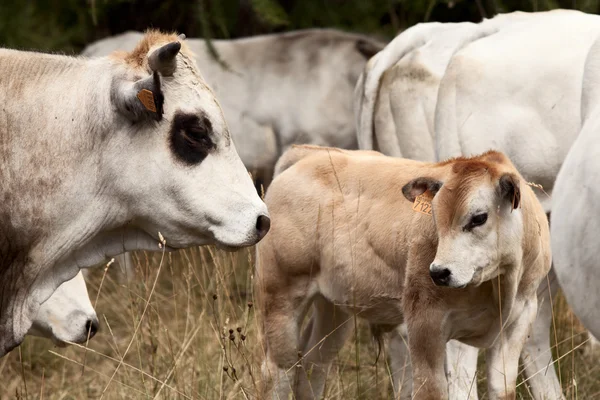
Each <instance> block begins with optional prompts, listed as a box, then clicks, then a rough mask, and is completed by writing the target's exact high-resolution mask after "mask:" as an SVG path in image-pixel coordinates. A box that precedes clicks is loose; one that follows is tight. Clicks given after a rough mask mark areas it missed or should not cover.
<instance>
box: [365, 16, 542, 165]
mask: <svg viewBox="0 0 600 400" xmlns="http://www.w3.org/2000/svg"><path fill="white" fill-rule="evenodd" d="M531 15H533V14H531V13H524V12H519V11H518V12H513V13H509V14H499V15H497V16H495V17H494V18H492V19H486V20H484V21H483V22H481V23H479V24H475V23H471V22H460V23H443V24H441V23H437V22H430V23H421V24H417V25H415V26H413V27H410V28H409V29H407V30H405V31H404V32H402V33H401V34H400V35H398V36H396V38H395V39H394V40H393V41H392V42H390V43H389V44H388V45H387V46H386V47H385V49H384V50H382V51H381V52H379V53H378V54H377V55H375V56H374V57H372V58H371V60H369V62H368V63H367V65H366V67H365V71H364V72H363V73H362V74H361V76H360V78H359V82H358V83H357V85H356V88H355V96H354V108H355V116H356V129H357V135H358V143H359V147H360V148H361V149H364V150H371V149H376V150H379V151H381V152H382V153H384V154H386V155H389V156H395V157H405V158H410V159H415V160H420V161H435V154H434V140H435V137H434V126H433V117H434V113H435V105H436V101H437V93H438V87H439V84H440V80H441V79H442V76H443V75H444V72H445V70H446V66H447V65H448V62H449V61H450V58H451V56H452V55H453V54H454V52H456V51H457V50H458V49H460V48H461V47H463V46H464V45H466V44H468V43H469V42H472V41H474V40H477V39H479V38H481V37H485V36H488V35H491V34H493V33H495V32H497V31H498V30H499V29H501V28H502V27H504V26H506V25H508V24H512V23H516V22H518V21H522V20H525V19H527V18H529V17H530V16H531Z"/></svg>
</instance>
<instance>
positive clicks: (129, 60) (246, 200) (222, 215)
mask: <svg viewBox="0 0 600 400" xmlns="http://www.w3.org/2000/svg"><path fill="white" fill-rule="evenodd" d="M183 39H184V36H179V37H178V36H175V35H165V34H161V33H158V32H154V31H150V32H147V33H146V34H145V36H144V38H143V39H142V40H141V42H140V43H139V44H138V46H137V47H136V48H135V49H134V50H133V51H132V52H128V53H127V52H121V53H114V54H113V55H111V58H112V59H113V60H114V63H115V64H116V66H117V68H118V69H117V71H118V73H117V74H116V75H115V77H114V78H113V81H112V87H111V96H110V98H111V102H112V104H113V106H114V109H116V110H117V113H116V114H117V116H116V119H117V123H116V126H117V127H118V128H117V132H115V134H114V137H113V138H111V139H110V141H111V144H110V148H111V151H108V152H106V154H107V156H106V159H105V160H104V164H105V165H106V166H107V168H108V169H109V170H110V172H109V173H108V176H113V177H115V180H114V181H113V182H109V183H108V185H111V186H112V189H113V191H112V192H113V193H115V194H116V195H117V197H119V199H120V200H121V201H122V203H123V205H124V208H125V209H126V210H127V213H128V215H130V216H131V220H130V222H129V225H130V226H131V227H134V228H139V229H141V230H143V231H145V232H146V233H147V234H149V235H151V236H152V237H154V238H157V234H158V231H160V232H161V233H162V234H163V235H164V237H165V238H166V240H167V245H168V246H171V247H174V248H184V247H189V246H193V245H201V244H210V243H216V244H218V245H222V246H225V247H228V248H238V247H242V246H249V245H253V244H255V243H256V242H258V241H259V240H260V239H261V238H262V237H263V236H264V235H265V234H266V233H267V231H268V229H269V226H270V221H269V216H268V212H267V209H266V206H265V205H264V203H263V202H262V201H261V199H260V198H259V197H258V195H257V192H256V190H255V189H254V186H253V183H252V180H251V178H250V176H249V174H248V172H247V170H246V168H245V167H244V165H243V164H242V161H241V160H240V158H239V156H238V153H237V151H236V148H235V146H234V144H233V142H232V140H231V136H230V133H229V129H228V126H227V124H226V122H225V118H224V116H223V112H222V110H221V107H220V106H219V103H218V101H217V99H216V98H215V96H214V93H213V92H212V90H211V89H210V88H209V87H208V86H207V84H206V83H205V82H204V79H203V78H202V76H201V75H200V73H199V71H198V68H197V66H196V64H195V61H194V56H193V54H192V53H191V52H190V51H189V49H188V48H187V46H186V45H185V42H184V40H183Z"/></svg>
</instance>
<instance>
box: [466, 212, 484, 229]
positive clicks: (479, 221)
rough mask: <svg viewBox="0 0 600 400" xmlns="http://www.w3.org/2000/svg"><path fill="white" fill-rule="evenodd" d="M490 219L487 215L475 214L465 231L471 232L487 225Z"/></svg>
mask: <svg viewBox="0 0 600 400" xmlns="http://www.w3.org/2000/svg"><path fill="white" fill-rule="evenodd" d="M487 218H488V215H487V213H480V214H475V215H473V216H472V217H471V219H470V220H469V222H468V223H467V224H466V225H465V226H464V227H463V230H465V231H471V230H472V229H473V228H475V227H478V226H481V225H483V224H485V223H486V221H487Z"/></svg>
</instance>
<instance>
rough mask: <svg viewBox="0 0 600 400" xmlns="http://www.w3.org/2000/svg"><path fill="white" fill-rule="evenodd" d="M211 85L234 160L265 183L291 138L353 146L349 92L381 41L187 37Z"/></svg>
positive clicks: (96, 48) (348, 36) (307, 33)
mask: <svg viewBox="0 0 600 400" xmlns="http://www.w3.org/2000/svg"><path fill="white" fill-rule="evenodd" d="M140 37H141V33H139V32H131V31H130V32H125V33H123V34H119V35H115V36H112V37H109V38H105V39H101V40H99V41H97V42H94V43H92V44H90V45H88V46H87V47H86V48H85V49H84V50H83V52H82V54H83V55H84V56H105V55H108V54H110V53H111V52H112V51H114V50H131V49H133V47H134V46H135V44H136V43H137V42H138V41H139V39H140ZM187 43H188V46H189V47H190V48H191V49H192V50H193V52H194V53H195V57H196V61H197V63H198V65H199V66H200V68H201V69H202V75H203V77H204V78H205V79H206V81H207V82H208V84H209V85H210V86H211V87H212V88H213V89H214V91H215V93H216V95H217V98H218V99H219V102H220V103H221V105H222V106H223V109H224V112H225V119H226V120H227V122H228V124H230V130H231V133H232V136H233V140H234V142H235V144H236V147H237V149H238V151H239V153H240V157H241V159H242V161H243V162H244V164H245V165H246V167H247V168H248V169H249V170H250V171H251V172H253V173H254V172H257V173H258V174H259V177H262V178H263V179H262V180H264V181H265V184H268V183H269V181H270V179H271V175H272V168H273V167H274V165H275V161H276V160H277V157H278V156H279V155H280V154H281V152H282V151H284V150H285V149H287V148H288V147H289V146H290V145H291V144H293V143H308V144H318V145H326V146H335V147H341V148H348V149H351V148H356V147H357V144H356V131H355V128H354V117H353V109H352V93H353V91H354V86H355V84H356V80H357V79H358V76H359V74H360V73H361V71H362V70H363V68H364V66H365V64H366V62H367V60H368V59H369V58H370V57H371V56H373V55H374V54H375V53H376V52H377V51H379V50H381V49H382V48H383V46H384V44H383V43H380V42H378V41H375V40H373V39H371V38H369V37H367V36H364V35H358V34H352V33H346V32H342V31H339V30H335V29H306V30H298V31H294V32H287V33H278V34H268V35H259V36H253V37H249V38H241V39H235V40H213V41H212V43H213V45H214V47H215V48H216V50H217V51H218V53H219V56H220V57H221V59H222V60H223V61H224V62H225V64H226V65H227V66H228V67H229V69H226V68H223V66H222V65H221V64H219V63H218V62H217V61H215V60H214V59H213V57H212V56H211V55H210V54H209V52H208V49H207V45H206V42H205V40H204V39H187Z"/></svg>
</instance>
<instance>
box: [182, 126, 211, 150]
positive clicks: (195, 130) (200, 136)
mask: <svg viewBox="0 0 600 400" xmlns="http://www.w3.org/2000/svg"><path fill="white" fill-rule="evenodd" d="M185 133H186V136H187V137H188V138H189V139H190V140H191V141H192V142H196V143H197V144H199V145H200V146H202V147H204V148H205V149H211V148H212V147H213V142H212V140H211V139H210V136H209V134H208V131H207V130H206V128H204V127H202V126H194V127H190V128H188V129H186V130H185Z"/></svg>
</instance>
